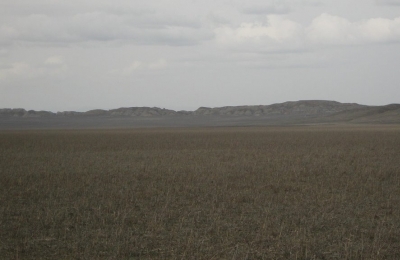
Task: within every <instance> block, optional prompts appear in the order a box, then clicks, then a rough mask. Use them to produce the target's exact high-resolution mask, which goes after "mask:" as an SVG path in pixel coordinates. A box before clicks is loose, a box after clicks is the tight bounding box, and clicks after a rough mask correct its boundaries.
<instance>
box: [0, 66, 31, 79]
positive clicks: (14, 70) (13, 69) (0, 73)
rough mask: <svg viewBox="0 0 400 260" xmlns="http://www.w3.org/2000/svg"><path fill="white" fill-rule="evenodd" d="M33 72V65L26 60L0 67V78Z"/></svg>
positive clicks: (27, 74)
mask: <svg viewBox="0 0 400 260" xmlns="http://www.w3.org/2000/svg"><path fill="white" fill-rule="evenodd" d="M31 72H32V68H31V66H30V65H29V64H28V63H26V62H15V63H12V64H11V65H9V66H3V67H0V80H1V79H5V78H8V77H14V76H20V75H26V76H29V75H30V74H31Z"/></svg>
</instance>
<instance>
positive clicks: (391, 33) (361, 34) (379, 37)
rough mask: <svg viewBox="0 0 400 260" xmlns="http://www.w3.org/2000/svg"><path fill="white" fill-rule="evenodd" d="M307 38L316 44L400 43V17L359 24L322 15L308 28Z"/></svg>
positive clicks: (366, 21)
mask: <svg viewBox="0 0 400 260" xmlns="http://www.w3.org/2000/svg"><path fill="white" fill-rule="evenodd" d="M306 34H307V38H308V40H309V41H310V42H312V43H314V44H331V45H335V44H340V45H343V44H345V45H349V44H368V43H383V42H393V41H400V17H398V18H395V19H385V18H373V19H368V20H362V21H358V22H350V21H349V20H347V19H345V18H342V17H338V16H333V15H330V14H321V15H320V16H318V17H316V18H315V19H314V20H313V21H312V23H311V25H310V26H309V27H308V28H306Z"/></svg>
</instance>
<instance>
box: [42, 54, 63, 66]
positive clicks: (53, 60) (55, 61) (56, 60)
mask: <svg viewBox="0 0 400 260" xmlns="http://www.w3.org/2000/svg"><path fill="white" fill-rule="evenodd" d="M44 63H45V64H49V65H63V64H64V58H63V57H62V56H51V57H48V58H47V59H46V60H45V62H44Z"/></svg>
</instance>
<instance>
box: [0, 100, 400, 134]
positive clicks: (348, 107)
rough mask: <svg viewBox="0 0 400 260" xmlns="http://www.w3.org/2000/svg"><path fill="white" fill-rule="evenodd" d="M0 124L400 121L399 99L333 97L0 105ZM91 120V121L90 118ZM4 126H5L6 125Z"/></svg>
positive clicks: (393, 122) (237, 123)
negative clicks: (84, 106)
mask: <svg viewBox="0 0 400 260" xmlns="http://www.w3.org/2000/svg"><path fill="white" fill-rule="evenodd" d="M0 121H1V122H0V123H1V124H0V128H4V126H6V127H5V128H8V127H7V125H9V126H12V125H13V123H14V125H15V126H16V127H17V128H18V124H20V125H21V124H22V125H23V124H24V123H23V122H29V123H32V122H34V123H35V124H36V125H37V126H38V127H40V126H43V127H45V126H46V125H47V124H49V122H53V123H54V122H57V123H56V125H57V126H60V127H62V125H63V123H64V124H65V125H66V126H74V125H76V126H80V125H82V124H83V125H87V127H102V126H105V127H107V126H113V127H118V126H121V127H125V126H126V127H131V126H132V127H136V126H138V127H146V126H236V125H237V126H242V125H243V126H247V125H280V124H285V125H287V124H289V125H290V124H318V123H370V124H400V104H389V105H384V106H368V105H361V104H357V103H341V102H337V101H328V100H300V101H287V102H283V103H275V104H271V105H249V106H245V105H244V106H223V107H214V108H210V107H199V108H198V109H196V110H194V111H186V110H180V111H175V110H172V109H165V108H159V107H121V108H116V109H110V110H104V109H93V110H89V111H86V112H76V111H63V112H56V113H54V112H50V111H35V110H25V109H23V108H19V109H18V108H14V109H12V108H3V109H0ZM89 121H90V122H92V124H90V123H88V122H89ZM2 126H3V127H2Z"/></svg>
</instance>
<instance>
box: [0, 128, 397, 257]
mask: <svg viewBox="0 0 400 260" xmlns="http://www.w3.org/2000/svg"><path fill="white" fill-rule="evenodd" d="M0 259H400V127H399V126H326V127H322V126H308V127H243V128H241V127H235V128H233V127H232V128H226V127H220V128H187V129H185V128H173V129H172V128H171V129H162V128H153V129H120V130H118V129H114V130H113V129H108V130H41V131H39V130H25V131H1V132H0Z"/></svg>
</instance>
